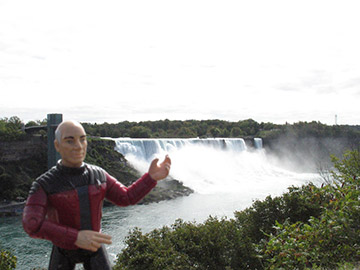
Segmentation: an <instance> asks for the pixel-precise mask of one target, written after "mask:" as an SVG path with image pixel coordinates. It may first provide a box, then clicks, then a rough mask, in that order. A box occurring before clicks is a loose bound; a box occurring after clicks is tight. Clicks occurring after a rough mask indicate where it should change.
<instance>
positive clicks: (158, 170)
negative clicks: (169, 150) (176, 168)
mask: <svg viewBox="0 0 360 270" xmlns="http://www.w3.org/2000/svg"><path fill="white" fill-rule="evenodd" d="M158 162H159V159H158V158H155V159H154V160H153V161H152V162H151V164H150V168H149V174H150V176H151V178H152V179H154V180H156V181H159V180H162V179H164V178H165V177H167V176H168V175H169V171H170V167H171V159H170V157H169V156H168V155H166V157H165V159H164V161H163V162H161V163H160V164H158Z"/></svg>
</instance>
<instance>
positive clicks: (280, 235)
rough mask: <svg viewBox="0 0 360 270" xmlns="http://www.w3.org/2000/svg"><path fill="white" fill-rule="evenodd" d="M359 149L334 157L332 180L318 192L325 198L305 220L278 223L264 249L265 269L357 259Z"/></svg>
mask: <svg viewBox="0 0 360 270" xmlns="http://www.w3.org/2000/svg"><path fill="white" fill-rule="evenodd" d="M359 161H360V159H359V152H358V151H352V152H347V153H346V154H345V155H344V159H343V160H342V161H340V160H338V159H334V166H335V168H336V169H337V171H335V172H332V175H333V178H334V179H333V183H332V184H328V185H327V186H325V187H323V188H322V189H320V190H318V191H317V194H319V193H320V194H321V195H320V196H323V197H326V198H328V200H327V201H325V203H324V204H323V211H322V212H321V215H320V216H319V217H315V216H313V217H311V218H310V219H309V222H308V223H305V222H303V221H298V222H296V223H292V222H290V221H289V220H287V221H286V222H284V223H283V224H280V223H277V224H276V226H275V230H276V233H275V234H273V235H272V234H271V235H270V239H269V241H268V242H267V244H266V248H265V250H264V251H263V258H265V261H266V262H267V263H266V264H267V267H268V269H280V268H283V269H306V268H307V267H321V268H331V269H334V268H338V267H339V265H341V264H344V263H354V262H358V261H359V260H360V247H359V243H360V211H359V210H360V200H359V198H360V190H359V179H360V166H359V164H360V163H359Z"/></svg>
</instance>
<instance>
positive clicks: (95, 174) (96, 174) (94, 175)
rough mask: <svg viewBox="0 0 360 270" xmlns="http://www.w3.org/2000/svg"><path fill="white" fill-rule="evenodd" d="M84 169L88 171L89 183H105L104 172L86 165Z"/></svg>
mask: <svg viewBox="0 0 360 270" xmlns="http://www.w3.org/2000/svg"><path fill="white" fill-rule="evenodd" d="M85 165H86V168H87V170H88V171H89V174H90V179H91V182H93V181H94V180H95V181H96V179H97V180H99V181H100V182H101V183H104V182H106V174H107V173H106V171H105V170H104V169H103V168H101V167H99V166H96V165H92V164H88V163H86V164H85Z"/></svg>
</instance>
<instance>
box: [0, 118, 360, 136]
mask: <svg viewBox="0 0 360 270" xmlns="http://www.w3.org/2000/svg"><path fill="white" fill-rule="evenodd" d="M82 124H83V126H84V128H85V130H86V132H87V134H89V135H92V136H99V137H111V138H120V137H130V138H219V137H221V138H244V137H261V138H265V139H273V138H278V137H280V136H282V135H287V136H292V137H315V138H320V137H347V138H357V137H360V126H348V125H341V126H340V125H333V126H330V125H325V124H322V123H320V122H316V121H312V122H297V123H294V124H287V123H286V124H284V125H278V124H273V123H264V122H261V123H258V122H256V121H255V120H253V119H246V120H241V121H237V122H230V121H224V120H186V121H179V120H168V119H165V120H159V121H142V122H129V121H123V122H119V123H106V122H105V123H102V124H97V123H94V124H92V123H82ZM39 125H46V119H45V120H43V121H39V120H37V121H30V122H28V123H26V124H24V123H22V121H21V120H20V118H19V117H17V116H13V117H10V118H2V119H0V141H9V140H16V139H21V138H22V137H24V136H25V135H26V133H25V131H24V127H28V126H39ZM43 134H44V135H45V134H46V133H45V132H44V131H43Z"/></svg>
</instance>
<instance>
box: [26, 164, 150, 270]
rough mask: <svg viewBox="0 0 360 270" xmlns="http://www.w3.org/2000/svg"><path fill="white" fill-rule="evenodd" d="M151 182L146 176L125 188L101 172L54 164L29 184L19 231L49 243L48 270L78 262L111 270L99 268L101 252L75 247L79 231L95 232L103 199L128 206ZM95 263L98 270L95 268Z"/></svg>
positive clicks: (104, 258) (91, 167) (103, 254)
mask: <svg viewBox="0 0 360 270" xmlns="http://www.w3.org/2000/svg"><path fill="white" fill-rule="evenodd" d="M156 183H157V182H156V181H155V180H153V179H152V178H151V177H150V175H149V174H148V173H146V174H144V175H143V176H142V177H141V178H140V179H138V180H137V181H136V182H134V183H133V184H132V185H131V186H129V187H125V186H124V185H122V184H121V183H120V182H118V181H117V180H116V179H115V178H113V177H112V176H110V175H109V174H108V173H107V172H106V171H104V170H103V169H101V168H100V167H97V166H94V165H89V164H85V163H84V164H83V165H82V166H81V167H80V168H69V167H65V166H63V165H62V164H61V162H60V161H59V162H58V164H57V165H56V166H54V167H53V168H51V169H50V170H49V171H47V172H46V173H44V174H43V175H41V176H40V177H39V178H38V179H36V181H34V183H33V185H32V187H31V189H30V193H29V197H28V199H27V202H26V205H25V208H24V213H23V227H24V229H25V231H26V232H27V233H28V234H29V235H30V236H31V237H33V238H41V239H47V240H50V241H51V242H52V243H53V244H54V248H53V252H52V258H51V260H50V266H49V269H74V267H75V264H76V263H80V262H81V263H84V266H85V267H86V269H111V268H110V265H108V266H107V268H106V266H104V264H105V261H107V262H106V263H107V264H109V262H108V259H107V255H106V252H105V249H104V248H103V247H102V248H100V249H99V250H98V251H97V252H95V253H94V252H90V251H86V250H82V249H79V248H78V247H77V246H76V245H75V241H76V239H77V235H78V232H79V230H93V231H98V232H100V230H101V217H102V205H103V201H104V199H105V198H106V199H108V200H109V201H111V202H112V203H114V204H116V205H119V206H128V205H133V204H136V203H137V202H139V201H140V200H141V199H142V198H144V196H145V195H146V194H148V193H149V192H150V191H151V189H152V188H154V187H155V186H156ZM96 261H98V262H96ZM99 262H100V265H101V267H100V266H95V265H98V263H99ZM61 265H62V266H61ZM65 265H66V266H65ZM67 265H68V266H67ZM91 265H93V266H91ZM95 267H96V268H95Z"/></svg>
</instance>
